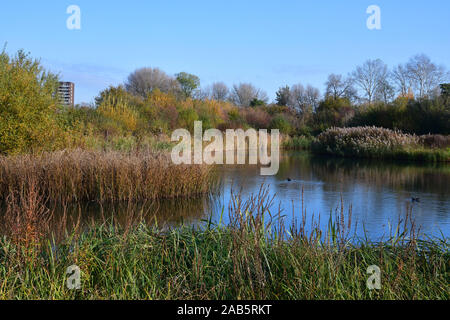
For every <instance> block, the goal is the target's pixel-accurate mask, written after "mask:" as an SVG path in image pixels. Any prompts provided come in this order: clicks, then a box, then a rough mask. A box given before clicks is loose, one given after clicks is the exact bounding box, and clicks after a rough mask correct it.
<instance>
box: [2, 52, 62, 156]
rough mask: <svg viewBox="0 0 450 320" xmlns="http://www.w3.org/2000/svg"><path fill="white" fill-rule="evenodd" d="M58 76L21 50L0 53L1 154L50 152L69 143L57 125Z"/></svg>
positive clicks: (58, 107)
mask: <svg viewBox="0 0 450 320" xmlns="http://www.w3.org/2000/svg"><path fill="white" fill-rule="evenodd" d="M57 86H58V77H57V76H56V75H54V74H52V73H50V72H47V71H46V70H45V69H44V68H43V67H42V66H41V64H40V62H39V61H38V60H33V59H31V58H30V57H29V56H28V55H27V54H25V53H24V52H23V51H19V52H18V53H17V54H16V55H15V56H14V57H10V56H9V55H8V54H6V53H5V52H4V51H3V52H2V53H1V54H0V153H3V154H15V153H20V152H30V151H31V152H33V151H42V150H52V149H55V148H58V147H61V146H63V145H65V144H66V143H68V142H69V135H68V134H67V133H66V132H65V131H64V130H63V128H61V126H60V125H59V124H58V122H57V116H56V112H57V110H59V109H60V106H59V103H58V101H57V98H56V94H55V93H56V89H57Z"/></svg>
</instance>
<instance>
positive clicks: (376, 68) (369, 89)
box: [352, 59, 389, 104]
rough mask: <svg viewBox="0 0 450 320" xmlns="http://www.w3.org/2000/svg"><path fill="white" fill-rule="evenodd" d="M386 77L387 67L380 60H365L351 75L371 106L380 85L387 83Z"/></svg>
mask: <svg viewBox="0 0 450 320" xmlns="http://www.w3.org/2000/svg"><path fill="white" fill-rule="evenodd" d="M388 75H389V73H388V68H387V65H386V64H385V63H384V62H383V61H381V60H380V59H377V60H367V61H366V62H365V63H364V64H363V65H361V66H358V67H356V70H355V71H354V72H353V73H352V77H353V81H354V82H355V84H356V85H357V86H358V87H359V88H360V89H361V90H362V91H363V93H364V96H365V97H366V99H367V102H368V103H369V104H372V102H373V100H374V98H375V95H376V93H377V91H378V89H379V87H380V85H381V84H382V83H383V82H384V81H387V78H388Z"/></svg>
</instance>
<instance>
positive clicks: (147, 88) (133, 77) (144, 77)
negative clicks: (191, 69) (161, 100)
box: [125, 68, 179, 98]
mask: <svg viewBox="0 0 450 320" xmlns="http://www.w3.org/2000/svg"><path fill="white" fill-rule="evenodd" d="M125 88H126V90H127V91H128V92H130V93H132V94H134V95H138V96H141V97H143V98H146V97H147V95H148V94H149V93H151V92H152V91H153V90H155V89H159V90H161V91H162V92H165V93H167V92H170V91H175V90H179V84H178V83H177V81H176V80H175V79H174V78H172V77H170V76H168V75H167V74H166V73H165V72H164V71H162V70H160V69H158V68H141V69H138V70H136V71H134V72H133V73H131V74H130V75H129V76H128V80H127V82H126V83H125Z"/></svg>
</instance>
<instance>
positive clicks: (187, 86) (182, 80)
mask: <svg viewBox="0 0 450 320" xmlns="http://www.w3.org/2000/svg"><path fill="white" fill-rule="evenodd" d="M175 77H176V79H177V81H178V83H179V84H180V86H181V91H182V92H183V93H184V95H185V96H186V97H191V96H192V93H193V92H194V91H195V90H196V89H197V88H199V87H200V78H199V77H197V76H196V75H193V74H190V73H186V72H180V73H178V74H176V75H175Z"/></svg>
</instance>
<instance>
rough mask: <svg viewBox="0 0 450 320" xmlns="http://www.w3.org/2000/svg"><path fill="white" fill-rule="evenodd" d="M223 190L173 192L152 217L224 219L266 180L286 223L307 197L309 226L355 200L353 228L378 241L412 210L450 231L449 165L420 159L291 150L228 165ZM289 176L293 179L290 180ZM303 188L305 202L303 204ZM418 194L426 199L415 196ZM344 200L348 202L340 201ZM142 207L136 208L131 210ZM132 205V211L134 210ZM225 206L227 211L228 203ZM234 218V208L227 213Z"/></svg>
mask: <svg viewBox="0 0 450 320" xmlns="http://www.w3.org/2000/svg"><path fill="white" fill-rule="evenodd" d="M218 174H219V177H220V180H221V184H220V187H219V192H218V194H217V195H215V196H213V197H211V198H205V199H194V200H181V199H179V200H172V201H164V202H162V203H158V204H151V205H144V206H143V210H144V211H145V212H148V217H147V220H150V221H153V222H155V221H157V222H158V224H160V225H162V224H168V225H171V226H176V225H179V224H181V223H184V224H198V223H199V222H202V220H205V219H209V218H210V217H211V214H212V220H213V221H216V222H217V221H219V220H220V217H221V216H222V209H223V208H227V207H228V204H229V203H230V201H231V189H233V190H234V191H235V193H238V192H239V190H241V196H242V197H243V198H246V197H248V196H250V195H251V194H256V193H258V192H259V190H260V188H261V185H262V184H264V185H265V186H266V187H267V188H268V191H269V194H270V195H275V199H274V205H273V207H272V209H273V212H274V213H276V212H278V210H279V209H281V211H282V214H283V215H284V218H283V219H284V221H285V224H286V225H289V224H290V223H291V222H292V220H293V219H301V216H302V215H301V212H302V205H303V210H304V211H305V212H306V214H307V219H306V223H307V228H311V226H312V222H311V220H312V218H313V215H314V218H315V219H314V220H315V221H318V217H319V216H320V227H321V228H322V229H325V230H326V227H327V224H328V220H329V217H330V214H331V213H333V214H334V213H335V212H336V210H337V211H340V209H341V204H343V206H344V212H345V214H346V215H347V213H348V210H349V209H350V207H351V212H352V221H353V223H352V224H353V225H355V224H356V228H355V227H354V230H353V232H354V234H356V235H357V236H359V237H361V236H363V235H365V236H367V237H369V238H370V239H372V240H374V241H376V240H380V239H381V238H384V239H386V238H387V236H388V235H389V233H390V232H389V230H390V228H392V227H393V226H397V224H398V221H399V218H403V217H404V216H405V215H406V212H407V210H411V216H412V218H413V219H414V221H415V223H416V225H417V226H418V227H420V230H421V232H422V233H424V234H427V235H429V236H441V233H442V234H443V235H444V236H445V237H449V236H450V165H448V164H421V163H413V162H398V161H397V162H386V161H373V160H361V159H344V158H333V157H318V156H312V155H310V154H308V153H304V152H284V153H283V154H282V156H281V159H280V170H279V173H278V174H277V175H276V176H269V177H264V176H261V175H260V170H259V168H258V167H257V166H249V165H243V166H221V167H219V168H218ZM288 179H289V180H290V181H288ZM302 193H303V204H302ZM412 198H419V199H420V202H418V201H412ZM341 201H342V202H341ZM131 211H136V210H134V209H133V210H131ZM80 212H82V216H83V219H87V218H88V217H89V218H90V219H96V218H98V217H99V216H100V215H101V214H100V213H99V212H102V214H103V215H105V212H107V213H108V214H111V215H114V216H115V217H116V218H117V219H118V220H119V221H120V220H123V221H125V220H126V215H127V214H129V212H130V210H129V208H128V209H127V207H122V206H118V205H115V206H114V207H112V208H108V207H103V210H100V207H99V206H98V205H93V204H86V205H85V206H84V207H83V208H81V210H80ZM127 212H128V213H127ZM225 212H227V211H226V210H225ZM222 222H223V223H227V222H228V215H227V214H226V213H225V214H224V215H223V216H222Z"/></svg>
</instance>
